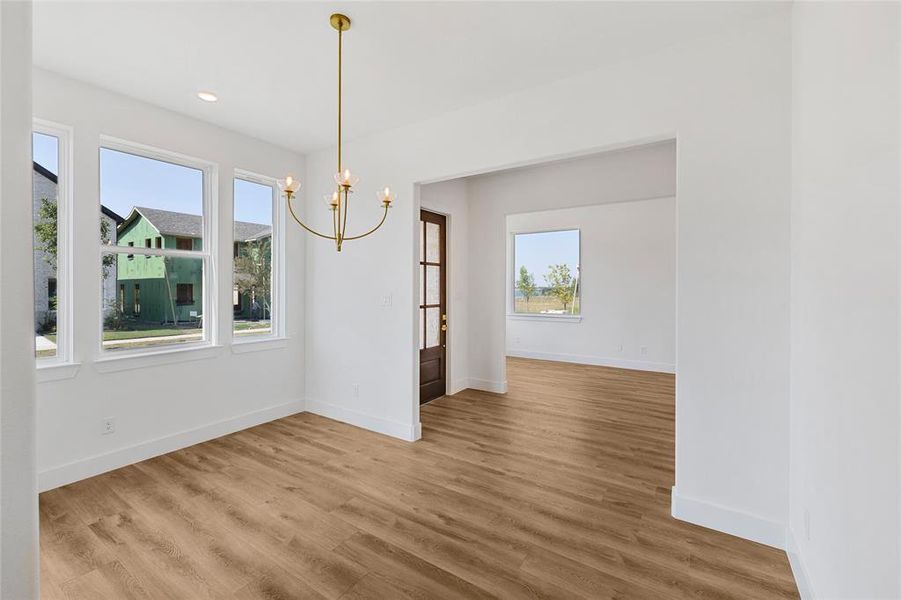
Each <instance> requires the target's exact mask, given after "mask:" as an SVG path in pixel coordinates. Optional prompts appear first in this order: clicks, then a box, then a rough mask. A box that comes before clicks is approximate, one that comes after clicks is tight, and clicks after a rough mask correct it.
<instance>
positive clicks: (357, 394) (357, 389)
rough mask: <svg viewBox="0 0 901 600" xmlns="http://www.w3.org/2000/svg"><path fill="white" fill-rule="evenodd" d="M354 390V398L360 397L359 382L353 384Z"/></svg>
mask: <svg viewBox="0 0 901 600" xmlns="http://www.w3.org/2000/svg"><path fill="white" fill-rule="evenodd" d="M353 390H354V398H359V397H360V384H359V383H355V384H353Z"/></svg>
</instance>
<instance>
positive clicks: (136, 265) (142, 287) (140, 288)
mask: <svg viewBox="0 0 901 600" xmlns="http://www.w3.org/2000/svg"><path fill="white" fill-rule="evenodd" d="M104 256H107V255H106V254H105V255H104ZM108 256H110V257H112V259H113V263H114V264H115V265H116V280H117V281H118V287H117V288H116V287H114V288H113V289H114V290H115V289H117V290H118V299H117V301H114V302H113V303H112V305H111V306H109V307H108V308H107V310H106V311H105V312H104V318H103V349H104V350H137V349H140V348H152V347H156V346H168V345H173V344H184V343H190V342H199V341H202V340H203V339H204V334H203V299H202V293H201V291H202V289H203V281H204V268H203V258H193V257H191V258H186V257H181V256H178V257H173V256H150V257H148V258H147V259H146V260H144V259H141V260H135V261H129V260H128V258H127V255H126V254H123V253H119V254H109V255H108ZM101 268H104V265H103V264H102V265H101Z"/></svg>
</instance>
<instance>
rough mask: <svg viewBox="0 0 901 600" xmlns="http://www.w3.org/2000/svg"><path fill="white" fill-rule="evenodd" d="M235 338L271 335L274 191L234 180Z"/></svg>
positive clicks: (268, 186)
mask: <svg viewBox="0 0 901 600" xmlns="http://www.w3.org/2000/svg"><path fill="white" fill-rule="evenodd" d="M234 201H235V212H234V214H235V223H234V232H235V244H234V249H233V256H234V259H233V277H234V292H233V296H234V298H233V310H234V335H235V336H238V337H247V336H259V335H271V334H272V332H273V329H272V313H273V306H272V304H273V297H274V296H273V293H272V291H273V290H272V287H273V286H272V283H273V276H272V273H273V269H272V265H273V261H272V258H273V243H272V207H273V188H272V186H270V185H264V184H262V183H257V182H255V181H247V180H244V179H238V178H236V179H235V189H234Z"/></svg>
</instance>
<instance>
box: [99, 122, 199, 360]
mask: <svg viewBox="0 0 901 600" xmlns="http://www.w3.org/2000/svg"><path fill="white" fill-rule="evenodd" d="M102 144H103V147H102V148H101V149H100V200H101V203H102V204H103V206H105V207H107V208H108V209H109V210H111V211H113V212H114V213H118V214H119V215H123V217H122V221H121V222H120V223H119V224H118V225H117V227H116V237H115V239H113V240H110V241H108V242H107V243H106V244H105V245H103V246H102V253H103V257H104V263H105V264H109V265H110V268H109V277H110V278H112V280H113V281H115V282H116V284H117V285H118V290H119V292H118V293H119V298H118V301H116V299H115V296H114V298H113V299H112V302H110V303H107V302H104V315H103V331H102V342H101V343H102V350H103V351H104V352H116V353H123V352H124V353H132V354H139V353H142V352H144V351H147V350H154V349H159V348H160V347H171V346H184V345H190V344H193V345H201V344H210V343H213V342H214V337H215V333H216V332H215V329H216V328H215V327H214V326H209V325H208V323H215V306H214V302H215V294H209V293H207V290H209V289H211V285H212V282H213V281H214V279H213V273H212V272H211V266H212V260H211V256H212V250H213V248H214V244H213V243H212V242H214V237H213V232H214V231H215V228H214V223H213V217H214V215H213V213H212V206H213V202H212V196H211V189H212V186H211V181H213V177H214V174H215V166H214V165H212V164H209V163H206V162H203V161H200V160H197V159H193V158H189V157H185V156H181V155H177V154H174V153H170V152H167V151H164V150H158V149H154V148H147V147H144V146H139V145H136V144H131V143H129V142H122V141H120V140H113V139H110V138H104V139H103V141H102ZM135 255H141V256H144V257H145V260H140V261H133V260H131V258H132V257H133V256H135ZM116 289H117V288H116V287H113V290H114V291H113V293H114V294H115V290H116ZM125 307H130V310H128V311H126V310H124V308H125Z"/></svg>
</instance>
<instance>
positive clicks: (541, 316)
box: [507, 313, 582, 323]
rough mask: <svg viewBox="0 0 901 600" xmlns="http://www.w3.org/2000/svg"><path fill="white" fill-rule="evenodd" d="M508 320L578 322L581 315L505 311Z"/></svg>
mask: <svg viewBox="0 0 901 600" xmlns="http://www.w3.org/2000/svg"><path fill="white" fill-rule="evenodd" d="M507 319H508V320H510V321H557V322H558V323H579V322H580V321H581V320H582V315H567V314H560V315H555V314H545V313H507Z"/></svg>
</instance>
